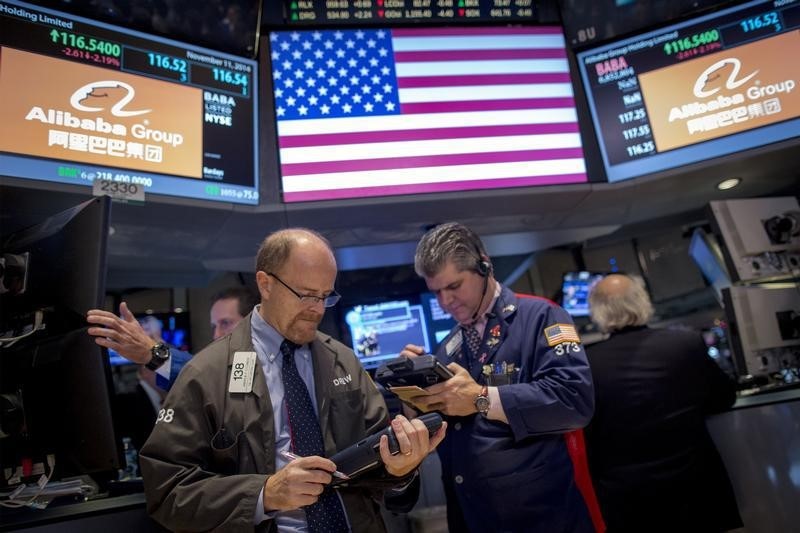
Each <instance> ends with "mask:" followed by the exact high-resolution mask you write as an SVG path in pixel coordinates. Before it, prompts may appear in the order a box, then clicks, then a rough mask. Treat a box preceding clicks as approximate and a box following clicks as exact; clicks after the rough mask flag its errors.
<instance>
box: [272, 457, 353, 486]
mask: <svg viewBox="0 0 800 533" xmlns="http://www.w3.org/2000/svg"><path fill="white" fill-rule="evenodd" d="M280 454H281V457H283V458H284V459H286V460H287V461H294V460H295V459H300V456H299V455H295V454H293V453H292V452H286V451H282V452H280ZM331 475H332V476H333V477H335V478H339V479H343V480H348V479H350V476H348V475H347V474H345V473H344V472H339V471H338V470H337V471H335V472H333V473H331Z"/></svg>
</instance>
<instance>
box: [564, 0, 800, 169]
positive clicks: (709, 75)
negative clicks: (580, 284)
mask: <svg viewBox="0 0 800 533" xmlns="http://www.w3.org/2000/svg"><path fill="white" fill-rule="evenodd" d="M798 26H800V10H798V7H797V5H796V4H795V3H792V2H766V1H762V0H759V1H754V2H747V3H744V4H741V5H738V6H736V7H732V8H728V9H721V10H719V11H716V12H714V13H711V14H707V15H703V16H698V17H695V18H692V19H689V20H686V21H683V22H679V23H676V24H672V25H669V26H665V27H662V28H661V29H658V30H655V31H650V32H647V33H643V34H639V35H635V36H632V37H628V38H625V39H620V40H616V41H613V42H611V43H608V44H604V45H602V46H597V47H593V48H589V49H586V50H583V51H581V52H579V53H578V54H577V62H578V67H579V69H580V75H581V78H582V80H583V85H584V87H585V91H586V94H587V98H588V103H589V108H590V112H591V116H592V122H593V125H594V129H595V132H596V134H597V138H598V140H599V144H600V152H601V156H602V159H603V164H604V167H605V171H606V174H607V177H608V181H610V182H617V181H620V180H625V179H628V178H635V177H638V176H644V175H649V174H653V173H657V172H662V171H668V170H671V169H675V168H677V167H681V166H684V165H688V164H692V163H697V162H700V161H704V160H709V159H712V158H717V157H722V156H728V155H731V154H736V153H739V152H742V151H744V150H747V149H750V148H755V147H760V146H765V145H768V144H771V143H777V142H779V141H785V140H787V139H796V138H797V137H798V131H800V90H798V87H797V84H798V77H797V68H796V63H797V62H796V61H794V60H793V58H795V57H797V56H798V54H800V32H798V31H797V28H798Z"/></svg>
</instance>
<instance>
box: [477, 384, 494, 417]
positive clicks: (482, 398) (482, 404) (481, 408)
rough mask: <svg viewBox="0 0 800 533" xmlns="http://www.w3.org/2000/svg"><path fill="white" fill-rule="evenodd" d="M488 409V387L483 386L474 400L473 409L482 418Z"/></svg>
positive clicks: (489, 405) (489, 404)
mask: <svg viewBox="0 0 800 533" xmlns="http://www.w3.org/2000/svg"><path fill="white" fill-rule="evenodd" d="M489 407H491V403H490V402H489V387H487V386H486V385H484V386H483V389H481V393H480V394H478V396H477V397H476V398H475V409H477V410H478V412H479V413H480V414H482V415H483V416H486V415H487V414H488V413H489Z"/></svg>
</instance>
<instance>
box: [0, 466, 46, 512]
mask: <svg viewBox="0 0 800 533" xmlns="http://www.w3.org/2000/svg"><path fill="white" fill-rule="evenodd" d="M47 466H49V467H50V471H49V472H48V473H47V478H46V479H45V481H44V483H41V478H39V479H40V483H39V490H37V491H36V493H35V494H34V495H33V496H31V497H30V498H28V501H25V502H20V501H17V500H13V499H9V500H8V501H0V506H3V507H7V508H9V509H19V508H20V507H29V506H30V505H31V504H33V502H35V501H36V498H38V497H39V496H41V494H42V492H44V489H45V487H47V484H48V483H50V478H52V477H53V472H54V471H55V469H56V456H55V455H53V454H48V455H47ZM24 487H25V485H24V484H23V485H21V486H20V488H23V490H24ZM12 494H13V493H12Z"/></svg>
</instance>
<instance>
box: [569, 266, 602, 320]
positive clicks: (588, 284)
mask: <svg viewBox="0 0 800 533" xmlns="http://www.w3.org/2000/svg"><path fill="white" fill-rule="evenodd" d="M604 275H605V274H602V273H599V272H587V271H580V272H567V273H565V274H564V281H563V284H562V286H561V292H562V297H561V307H563V308H564V310H565V311H566V312H567V313H569V314H570V315H571V316H574V317H583V316H589V293H590V292H591V291H592V288H594V286H595V285H596V284H597V282H598V281H600V280H601V279H603V276H604Z"/></svg>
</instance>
